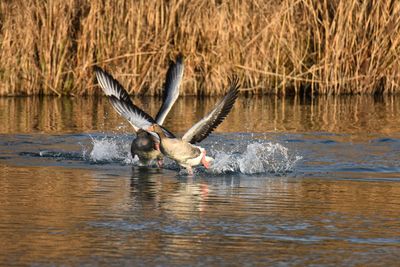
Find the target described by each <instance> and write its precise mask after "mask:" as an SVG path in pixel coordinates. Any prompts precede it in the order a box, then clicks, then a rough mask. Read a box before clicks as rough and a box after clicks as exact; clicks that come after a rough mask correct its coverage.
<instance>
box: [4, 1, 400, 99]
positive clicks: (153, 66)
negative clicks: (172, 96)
mask: <svg viewBox="0 0 400 267" xmlns="http://www.w3.org/2000/svg"><path fill="white" fill-rule="evenodd" d="M178 51H182V52H183V53H184V54H185V55H186V70H185V79H184V84H183V94H186V95H214V94H221V93H223V92H224V90H225V88H224V86H223V85H224V84H225V83H226V80H227V76H229V75H230V74H231V73H232V72H236V73H238V74H239V75H240V77H241V78H242V82H243V91H246V92H247V93H249V94H266V93H275V94H283V95H284V94H293V93H294V94H316V93H318V94H358V93H369V94H372V93H396V92H400V89H399V84H400V74H399V72H400V68H399V63H398V62H399V55H400V2H399V1H397V0H383V1H373V0H366V1H357V0H349V1H348V0H333V1H328V0H323V1H317V0H297V1H291V0H281V1H278V0H254V1H243V0H232V1H216V0H214V1H207V0H196V1H183V0H172V1H165V0H159V1H147V0H137V1H119V0H110V1H99V0H94V1H85V0H63V1H61V0H52V1H46V0H39V1H38V0H23V1H22V0H14V1H5V0H4V1H1V2H0V58H1V60H0V95H36V94H52V95H83V94H95V93H98V92H99V90H98V88H96V86H95V80H94V78H93V73H92V66H93V65H95V64H99V65H101V66H103V67H106V69H108V70H109V71H110V72H111V73H113V75H115V77H116V78H117V79H119V80H120V81H121V82H122V84H124V85H125V86H126V88H127V89H128V90H129V92H130V93H132V94H139V95H141V94H146V95H156V94H159V93H160V89H161V87H162V83H163V79H164V75H165V72H166V68H167V65H168V61H169V59H170V58H173V57H174V55H176V53H178Z"/></svg>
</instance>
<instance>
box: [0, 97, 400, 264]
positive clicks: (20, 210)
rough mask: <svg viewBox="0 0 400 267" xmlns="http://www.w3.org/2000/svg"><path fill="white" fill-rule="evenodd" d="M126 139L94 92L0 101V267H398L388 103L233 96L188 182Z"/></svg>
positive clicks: (396, 123)
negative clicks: (151, 163) (142, 161)
mask: <svg viewBox="0 0 400 267" xmlns="http://www.w3.org/2000/svg"><path fill="white" fill-rule="evenodd" d="M216 100H217V99H205V100H201V101H200V100H197V99H194V98H182V99H179V101H178V102H177V104H176V106H175V107H174V108H173V110H172V112H171V114H170V116H169V117H168V119H167V121H166V126H167V128H169V129H170V130H172V131H173V132H176V133H184V131H185V130H187V129H188V128H189V127H190V126H191V125H192V124H194V123H195V122H196V121H197V120H198V119H200V118H201V116H202V115H203V114H204V113H205V112H206V111H207V110H209V109H210V108H211V107H212V106H213V105H214V103H215V102H216ZM135 101H136V102H137V103H138V105H140V106H142V107H143V108H144V109H145V110H147V111H149V113H151V114H155V113H156V112H157V107H158V105H159V102H160V101H159V99H135ZM131 140H132V134H131V129H130V126H129V124H127V123H125V122H124V121H123V120H122V119H121V118H119V117H118V116H117V115H116V114H115V112H114V111H113V110H112V108H111V106H110V105H109V103H107V101H106V99H103V98H87V99H80V98H66V99H63V98H44V99H39V98H0V247H1V249H0V265H1V266H3V265H4V266H11V265H34V266H36V265H46V266H48V265H89V266H91V265H104V266H112V265H116V266H120V265H126V266H135V265H139V266H140V265H142V266H154V265H161V266H165V265H166V266H170V265H184V266H196V265H201V266H210V265H211V266H212V265H216V266H243V265H244V266H246V265H260V266H261V265H268V266H271V265H272V266H273V265H276V266H304V265H317V266H320V265H324V266H365V265H368V266H395V265H398V259H399V257H400V98H398V97H397V98H396V97H382V98H373V97H338V98H329V99H325V98H316V99H313V100H303V99H301V98H291V99H280V98H274V97H272V98H269V97H263V98H240V99H239V101H238V102H237V103H236V105H235V107H234V110H233V111H232V113H231V114H230V116H229V117H228V118H227V120H226V121H225V122H224V123H223V124H222V125H220V127H219V128H218V129H217V131H216V132H215V133H214V134H212V135H211V136H210V137H209V138H208V139H206V140H205V141H203V142H202V143H201V145H202V146H204V147H205V148H206V149H207V151H208V152H209V153H210V154H211V155H213V156H214V157H215V159H216V160H215V162H214V164H213V167H212V168H211V169H210V170H205V169H203V168H197V170H196V173H195V175H194V177H188V176H186V175H185V173H184V172H180V171H179V168H178V166H177V165H176V164H175V163H173V162H172V161H166V165H165V167H164V168H163V169H158V168H156V167H150V168H145V167H140V166H138V164H137V162H136V159H134V158H132V157H131V156H130V154H129V148H130V142H131Z"/></svg>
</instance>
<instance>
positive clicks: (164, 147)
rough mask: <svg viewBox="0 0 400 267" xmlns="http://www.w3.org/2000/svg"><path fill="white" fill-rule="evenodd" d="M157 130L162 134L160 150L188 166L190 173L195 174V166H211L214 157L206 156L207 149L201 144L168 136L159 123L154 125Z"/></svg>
mask: <svg viewBox="0 0 400 267" xmlns="http://www.w3.org/2000/svg"><path fill="white" fill-rule="evenodd" d="M154 129H155V132H156V133H158V134H159V136H160V144H159V148H160V151H161V152H162V153H163V154H164V155H165V156H167V157H169V158H170V159H173V160H174V161H176V162H177V163H178V164H179V165H180V166H182V167H184V168H186V169H187V170H188V172H189V174H193V169H192V167H193V166H197V165H201V164H202V165H204V167H206V168H209V166H210V165H209V163H210V162H211V161H213V160H214V159H213V158H212V157H208V156H206V150H205V149H204V148H202V147H200V146H196V145H193V144H190V143H189V142H187V141H184V140H182V139H179V138H167V137H166V136H165V135H164V134H163V132H162V130H161V128H159V126H158V125H154Z"/></svg>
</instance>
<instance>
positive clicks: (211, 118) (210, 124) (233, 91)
mask: <svg viewBox="0 0 400 267" xmlns="http://www.w3.org/2000/svg"><path fill="white" fill-rule="evenodd" d="M239 87H240V85H239V79H238V78H237V77H233V78H230V79H229V90H228V93H227V94H226V95H225V97H224V98H223V99H222V100H220V101H219V102H218V103H217V104H216V105H215V107H214V109H213V110H212V111H211V112H210V113H208V115H207V116H205V117H204V118H203V119H201V120H200V121H199V122H197V123H196V124H195V125H193V126H192V127H191V128H190V129H189V130H188V131H187V132H186V133H185V135H184V136H183V137H182V140H184V141H187V142H189V143H191V144H195V143H198V142H200V141H202V140H203V139H204V138H206V137H207V136H208V135H209V134H210V133H211V132H212V131H213V130H214V129H215V128H216V127H217V126H218V125H219V124H220V123H221V122H223V120H224V119H225V117H226V116H227V115H228V114H229V112H230V111H231V109H232V107H233V104H234V103H235V101H236V99H237V97H238V94H239Z"/></svg>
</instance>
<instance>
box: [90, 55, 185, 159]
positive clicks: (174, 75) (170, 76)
mask: <svg viewBox="0 0 400 267" xmlns="http://www.w3.org/2000/svg"><path fill="white" fill-rule="evenodd" d="M183 60H184V59H183V55H182V54H179V55H178V56H177V58H176V62H171V64H170V66H169V68H168V71H167V75H166V80H165V85H164V91H163V100H162V101H163V102H162V105H161V107H160V110H159V111H158V113H157V115H156V117H155V119H153V117H151V116H150V115H149V114H147V113H146V112H144V111H143V110H141V109H140V108H139V107H138V106H136V105H135V104H133V102H132V101H131V99H130V97H129V94H128V92H127V91H126V90H125V89H124V87H123V86H122V85H121V84H120V83H119V82H118V81H117V80H116V79H114V77H112V76H111V74H109V73H107V72H106V71H104V70H103V69H101V68H100V67H98V66H95V67H94V72H95V74H96V77H97V81H98V83H99V85H100V87H101V89H102V90H103V92H104V93H105V95H106V96H107V97H108V99H109V101H110V103H111V105H112V106H113V107H114V109H115V110H116V111H117V113H118V114H119V115H121V116H122V117H123V118H125V119H126V120H128V121H129V123H130V124H131V125H132V126H133V129H134V131H135V132H136V138H135V139H133V141H132V145H131V154H132V157H135V155H137V156H138V158H139V160H140V162H141V163H142V164H144V165H147V164H149V163H150V162H151V161H152V160H157V163H158V165H159V166H161V165H162V160H163V155H162V154H161V152H160V151H159V150H156V149H155V146H156V143H159V137H158V136H157V135H156V134H154V133H149V132H147V131H145V130H143V129H147V128H148V127H149V126H151V125H152V124H154V123H156V124H158V125H162V124H163V123H164V120H165V118H166V116H167V115H168V113H169V111H170V110H171V108H172V106H173V105H174V103H175V101H176V100H177V99H178V96H179V87H180V84H181V81H182V77H183V70H184V64H183ZM162 131H164V132H165V134H166V136H168V137H170V138H173V137H175V136H174V135H173V134H172V133H171V132H169V131H168V130H166V129H165V128H163V127H162Z"/></svg>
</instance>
